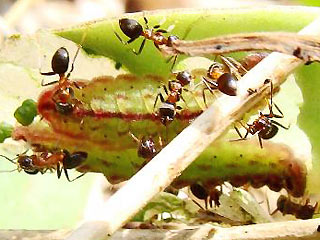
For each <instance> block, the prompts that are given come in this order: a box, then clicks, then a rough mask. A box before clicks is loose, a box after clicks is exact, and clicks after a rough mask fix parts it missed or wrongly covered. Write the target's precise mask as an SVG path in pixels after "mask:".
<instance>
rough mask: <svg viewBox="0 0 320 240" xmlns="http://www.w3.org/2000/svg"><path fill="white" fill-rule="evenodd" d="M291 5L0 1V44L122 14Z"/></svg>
mask: <svg viewBox="0 0 320 240" xmlns="http://www.w3.org/2000/svg"><path fill="white" fill-rule="evenodd" d="M290 3H291V4H292V1H289V0H223V1H221V0H161V1H155V0H0V41H1V38H3V37H5V36H8V35H11V34H14V33H34V32H35V31H37V30H38V29H40V28H61V27H66V26H70V25H74V24H77V23H81V22H85V21H90V20H95V19H98V18H104V17H114V16H119V15H121V14H122V13H124V12H135V11H143V10H154V9H166V8H226V7H231V8H235V7H252V6H255V7H257V6H266V5H268V4H290Z"/></svg>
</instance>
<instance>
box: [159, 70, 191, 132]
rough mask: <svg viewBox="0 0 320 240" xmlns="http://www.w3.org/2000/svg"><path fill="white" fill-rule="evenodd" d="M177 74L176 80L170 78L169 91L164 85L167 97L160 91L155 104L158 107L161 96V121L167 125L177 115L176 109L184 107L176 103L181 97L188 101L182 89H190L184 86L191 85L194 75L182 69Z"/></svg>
mask: <svg viewBox="0 0 320 240" xmlns="http://www.w3.org/2000/svg"><path fill="white" fill-rule="evenodd" d="M175 75H176V78H175V80H170V81H169V82H168V89H169V91H168V89H167V87H166V86H165V85H162V86H163V89H164V91H165V93H166V94H167V99H166V100H165V99H164V97H163V95H162V94H161V93H158V95H157V97H156V100H155V102H154V105H153V109H154V108H155V107H156V104H157V101H158V98H160V100H161V105H160V107H159V116H160V121H161V123H162V124H163V125H165V126H167V124H169V123H170V122H172V121H173V119H174V117H175V115H176V111H177V110H181V109H182V108H181V107H180V106H177V105H176V103H177V102H178V101H180V98H181V99H182V100H183V101H184V102H186V101H185V100H184V98H183V97H182V90H184V91H188V90H187V89H185V88H184V87H185V86H186V85H189V84H190V82H191V81H192V75H191V74H190V72H189V71H181V72H178V73H176V74H175Z"/></svg>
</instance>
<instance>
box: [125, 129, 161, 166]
mask: <svg viewBox="0 0 320 240" xmlns="http://www.w3.org/2000/svg"><path fill="white" fill-rule="evenodd" d="M129 134H130V136H131V137H132V138H133V140H134V141H135V142H137V143H138V144H139V145H138V156H139V157H141V158H144V159H145V161H144V162H143V164H142V167H143V166H144V165H146V164H147V163H148V162H149V161H150V160H151V159H152V158H154V157H155V156H156V155H157V154H158V152H159V151H158V150H157V148H156V144H155V142H154V140H153V139H152V137H142V138H141V139H138V138H137V137H136V136H135V135H133V133H131V132H129ZM159 145H160V148H162V140H161V138H160V137H159Z"/></svg>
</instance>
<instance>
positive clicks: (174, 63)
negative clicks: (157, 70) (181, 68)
mask: <svg viewBox="0 0 320 240" xmlns="http://www.w3.org/2000/svg"><path fill="white" fill-rule="evenodd" d="M177 59H178V54H176V55H174V57H173V63H172V66H171V68H170V71H171V72H172V69H173V67H174V65H176V62H177Z"/></svg>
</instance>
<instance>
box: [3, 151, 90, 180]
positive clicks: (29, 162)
mask: <svg viewBox="0 0 320 240" xmlns="http://www.w3.org/2000/svg"><path fill="white" fill-rule="evenodd" d="M25 153H26V152H25ZM25 153H22V154H18V155H17V157H16V158H15V159H10V158H8V157H6V156H4V155H0V156H1V157H3V158H5V159H7V160H9V161H10V162H11V163H13V164H15V165H17V169H14V170H13V171H15V170H18V171H19V172H20V171H21V170H23V171H24V172H26V173H28V174H31V175H35V174H37V173H38V172H40V173H41V174H44V173H45V172H46V171H48V170H50V171H52V170H53V169H55V170H57V176H58V179H59V178H60V177H61V174H62V171H64V173H65V176H66V178H67V180H68V181H69V182H73V181H74V180H76V179H78V178H80V177H82V176H83V175H84V173H83V174H81V175H79V176H78V177H76V178H74V179H72V180H70V178H69V175H68V171H67V169H73V168H76V167H78V166H80V165H81V164H82V163H83V162H84V161H85V160H86V159H87V157H88V154H87V153H86V152H74V153H71V154H70V153H69V152H68V151H67V150H62V151H58V152H54V153H50V152H48V151H45V152H42V153H41V154H33V155H31V156H28V155H26V154H25Z"/></svg>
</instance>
